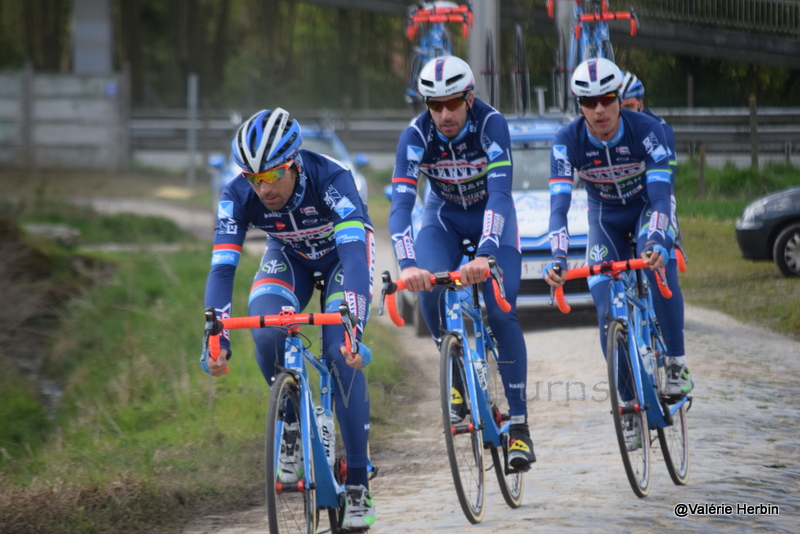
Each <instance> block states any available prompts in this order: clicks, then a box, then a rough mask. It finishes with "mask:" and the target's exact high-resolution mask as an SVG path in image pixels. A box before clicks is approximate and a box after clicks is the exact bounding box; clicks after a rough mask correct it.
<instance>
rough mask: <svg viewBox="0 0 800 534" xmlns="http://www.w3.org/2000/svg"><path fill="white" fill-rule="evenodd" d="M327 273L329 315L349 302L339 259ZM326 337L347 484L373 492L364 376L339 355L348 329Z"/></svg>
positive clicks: (330, 329) (329, 331)
mask: <svg viewBox="0 0 800 534" xmlns="http://www.w3.org/2000/svg"><path fill="white" fill-rule="evenodd" d="M334 259H335V258H334ZM324 273H325V311H326V312H333V311H337V310H338V309H339V303H340V302H341V301H342V300H348V299H347V297H346V293H345V290H344V285H343V281H344V274H343V271H342V264H341V262H340V261H338V259H336V260H335V261H331V262H330V265H329V266H328V267H327V269H326V270H325V271H324ZM370 294H371V290H370ZM368 315H369V314H368V313H367V316H368ZM322 337H323V342H324V344H325V348H324V354H325V360H326V362H327V364H328V369H329V370H330V372H331V376H332V378H333V387H334V392H333V398H334V410H335V413H336V419H337V420H338V421H339V428H340V430H341V434H342V441H344V446H345V451H346V455H347V480H346V481H345V484H346V485H348V486H351V485H363V486H364V487H366V488H369V482H368V475H367V465H368V452H367V442H368V440H369V409H370V402H369V391H368V390H367V384H366V380H365V378H364V372H363V371H357V370H355V369H353V368H352V367H350V366H349V365H347V363H346V362H345V359H344V357H343V356H342V355H341V353H340V352H339V347H340V346H341V345H342V344H343V343H344V327H342V326H341V325H327V326H323V327H322Z"/></svg>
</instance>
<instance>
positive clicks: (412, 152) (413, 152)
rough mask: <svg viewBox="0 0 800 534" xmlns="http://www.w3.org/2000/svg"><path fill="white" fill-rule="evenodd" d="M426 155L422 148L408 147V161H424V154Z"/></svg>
mask: <svg viewBox="0 0 800 534" xmlns="http://www.w3.org/2000/svg"><path fill="white" fill-rule="evenodd" d="M424 153H425V151H424V150H423V149H422V147H418V146H411V145H409V146H407V147H406V159H407V160H408V161H422V154H424Z"/></svg>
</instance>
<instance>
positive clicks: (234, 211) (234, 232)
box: [205, 188, 249, 357]
mask: <svg viewBox="0 0 800 534" xmlns="http://www.w3.org/2000/svg"><path fill="white" fill-rule="evenodd" d="M242 204H243V202H242V200H241V198H240V197H239V196H238V195H236V193H233V192H231V191H230V190H229V188H226V189H225V191H223V193H222V197H221V199H220V203H219V207H218V209H217V225H216V228H215V229H214V248H213V252H212V254H211V269H210V270H209V272H208V278H207V279H206V292H205V307H206V308H209V307H212V308H214V309H215V310H216V312H217V317H221V318H226V317H230V316H231V313H232V309H231V302H232V297H233V280H234V277H235V275H236V268H237V266H238V265H239V258H240V256H241V253H242V244H243V243H244V238H245V234H246V233H247V227H248V224H249V223H248V221H247V217H246V214H245V211H244V210H243V209H242V207H241V205H242ZM220 347H221V348H222V349H224V350H225V351H227V352H228V357H230V352H231V351H230V337H229V335H228V331H227V330H223V332H222V335H221V336H220Z"/></svg>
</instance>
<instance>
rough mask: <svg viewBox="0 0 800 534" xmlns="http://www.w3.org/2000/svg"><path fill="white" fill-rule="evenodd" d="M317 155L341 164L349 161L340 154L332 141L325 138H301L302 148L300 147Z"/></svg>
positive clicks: (344, 155)
mask: <svg viewBox="0 0 800 534" xmlns="http://www.w3.org/2000/svg"><path fill="white" fill-rule="evenodd" d="M301 148H303V149H305V150H310V151H311V152H316V153H317V154H325V155H326V156H330V157H332V158H335V159H338V160H339V161H341V162H346V161H347V160H348V159H350V158H349V157H348V156H347V155H346V154H342V151H341V150H340V148H339V146H338V145H336V143H334V142H333V139H330V138H327V137H311V136H304V137H303V146H302V147H301Z"/></svg>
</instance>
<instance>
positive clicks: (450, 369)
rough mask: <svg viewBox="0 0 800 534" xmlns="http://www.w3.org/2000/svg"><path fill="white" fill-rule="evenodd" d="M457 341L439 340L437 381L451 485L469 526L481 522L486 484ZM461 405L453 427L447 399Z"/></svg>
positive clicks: (448, 337) (480, 443)
mask: <svg viewBox="0 0 800 534" xmlns="http://www.w3.org/2000/svg"><path fill="white" fill-rule="evenodd" d="M462 350H463V347H462V345H461V341H459V339H458V338H457V337H456V336H455V335H453V334H447V335H446V336H445V337H444V339H443V340H442V350H441V367H440V381H439V386H440V388H441V390H440V393H441V399H442V420H443V423H444V437H445V440H444V441H445V444H446V445H447V457H448V460H449V461H450V471H451V472H452V473H453V484H454V486H455V488H456V495H458V501H459V502H460V503H461V509H462V510H463V511H464V515H465V516H466V517H467V519H468V520H469V522H470V523H473V524H474V523H480V522H481V521H482V520H483V513H484V505H485V501H486V484H485V478H484V469H483V432H481V430H480V429H479V428H477V427H476V425H475V424H474V420H473V418H472V413H471V410H470V409H469V408H468V407H469V406H470V402H471V397H470V392H469V390H468V389H467V387H466V383H467V379H466V372H467V370H466V368H465V367H464V358H463V352H462ZM459 396H460V397H461V399H462V400H463V402H464V406H465V407H466V408H465V409H463V410H462V412H461V414H462V415H463V420H461V421H459V422H458V423H456V424H453V422H451V419H450V404H451V399H453V400H455V399H457V398H458V397H459Z"/></svg>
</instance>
